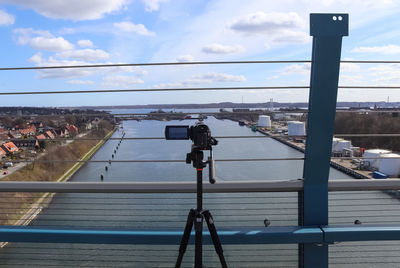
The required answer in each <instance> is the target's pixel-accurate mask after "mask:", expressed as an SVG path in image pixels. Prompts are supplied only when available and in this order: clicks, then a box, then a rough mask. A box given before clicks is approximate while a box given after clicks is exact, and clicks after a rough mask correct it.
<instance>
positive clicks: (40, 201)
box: [0, 127, 118, 248]
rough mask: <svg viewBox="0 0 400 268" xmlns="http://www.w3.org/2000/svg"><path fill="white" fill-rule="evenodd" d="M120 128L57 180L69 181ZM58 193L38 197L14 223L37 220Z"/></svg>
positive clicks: (23, 223) (1, 245)
mask: <svg viewBox="0 0 400 268" xmlns="http://www.w3.org/2000/svg"><path fill="white" fill-rule="evenodd" d="M117 129H118V128H116V127H115V128H113V129H112V130H111V131H109V132H108V133H107V134H106V135H105V136H104V138H103V139H101V140H100V141H99V142H98V143H97V144H96V145H94V146H93V147H92V148H91V149H90V150H89V151H88V152H87V153H86V154H85V155H83V156H82V157H81V158H80V160H79V162H77V163H75V164H74V165H73V166H72V167H71V168H70V169H68V170H67V171H66V172H65V173H64V174H63V175H62V176H60V177H59V178H58V179H57V180H56V182H66V181H69V180H70V179H71V178H72V176H73V175H74V174H75V173H76V172H77V171H78V170H79V169H80V168H81V167H82V166H83V165H84V164H86V162H81V161H87V160H89V159H90V158H91V157H92V156H93V155H94V154H95V153H96V152H97V151H98V150H99V149H100V148H101V147H102V146H103V145H104V143H105V142H106V141H107V140H108V139H109V138H110V137H111V136H112V135H113V134H114V133H115V131H117ZM55 194H56V193H44V194H43V195H42V196H40V197H37V198H36V199H37V200H36V201H34V202H32V204H31V205H30V207H28V208H22V210H25V211H26V212H25V213H24V214H23V215H22V216H21V217H20V218H19V219H17V220H15V222H14V223H12V225H14V226H16V225H18V226H26V225H29V224H30V223H31V222H32V221H33V220H35V219H36V218H37V217H38V216H39V214H40V212H41V211H42V210H43V209H45V208H46V207H47V206H48V204H49V203H50V202H51V200H52V198H53V197H54V195H55ZM7 244H8V242H2V243H0V248H3V247H5V246H6V245H7Z"/></svg>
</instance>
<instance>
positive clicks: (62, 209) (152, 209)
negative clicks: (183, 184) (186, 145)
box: [6, 203, 297, 211]
mask: <svg viewBox="0 0 400 268" xmlns="http://www.w3.org/2000/svg"><path fill="white" fill-rule="evenodd" d="M287 204H290V203H287ZM291 204H294V203H291ZM235 205H236V204H235ZM296 205H297V204H296ZM110 206H111V205H110ZM138 206H139V205H138ZM177 206H181V205H177ZM209 207H211V206H209ZM6 209H7V208H6ZM10 209H11V208H10ZM30 209H42V207H31V208H30ZM49 209H51V210H61V211H69V210H72V211H80V210H83V211H86V210H90V211H96V210H98V211H103V210H104V211H110V210H111V211H115V208H74V209H67V208H57V207H51V208H49ZM282 209H285V210H286V209H297V206H292V207H284V206H283V207H277V208H276V209H272V208H271V209H268V211H272V210H278V211H281V210H282ZM12 210H15V208H13V209H12ZM129 210H130V211H149V210H150V209H149V208H129ZM212 210H213V211H219V210H222V211H224V210H225V209H224V208H218V207H215V208H213V209H212ZM235 210H249V208H248V207H246V208H235ZM151 211H165V208H158V209H157V208H151Z"/></svg>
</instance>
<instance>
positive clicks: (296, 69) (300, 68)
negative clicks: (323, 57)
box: [282, 63, 311, 75]
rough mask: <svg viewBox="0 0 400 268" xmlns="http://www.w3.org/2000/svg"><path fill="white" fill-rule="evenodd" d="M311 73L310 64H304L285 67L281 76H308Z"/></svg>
mask: <svg viewBox="0 0 400 268" xmlns="http://www.w3.org/2000/svg"><path fill="white" fill-rule="evenodd" d="M310 71H311V64H310V63H304V64H291V65H289V66H286V67H285V68H284V69H283V72H282V74H283V75H291V74H301V75H308V74H310Z"/></svg>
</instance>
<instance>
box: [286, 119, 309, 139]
mask: <svg viewBox="0 0 400 268" xmlns="http://www.w3.org/2000/svg"><path fill="white" fill-rule="evenodd" d="M288 135H289V136H305V135H306V128H305V125H304V122H299V121H289V122H288Z"/></svg>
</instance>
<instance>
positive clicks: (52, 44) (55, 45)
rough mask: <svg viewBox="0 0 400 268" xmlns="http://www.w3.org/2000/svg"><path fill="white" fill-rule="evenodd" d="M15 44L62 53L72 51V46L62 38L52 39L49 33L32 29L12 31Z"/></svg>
mask: <svg viewBox="0 0 400 268" xmlns="http://www.w3.org/2000/svg"><path fill="white" fill-rule="evenodd" d="M13 33H14V34H15V35H16V39H17V43H18V44H20V45H26V44H29V46H30V47H32V48H33V49H38V50H46V51H63V50H69V49H73V48H74V45H73V44H71V43H70V42H69V41H67V40H65V39H64V38H63V37H61V36H60V37H54V36H53V35H52V34H51V33H50V32H49V31H44V30H34V29H32V28H17V29H15V30H14V31H13Z"/></svg>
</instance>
